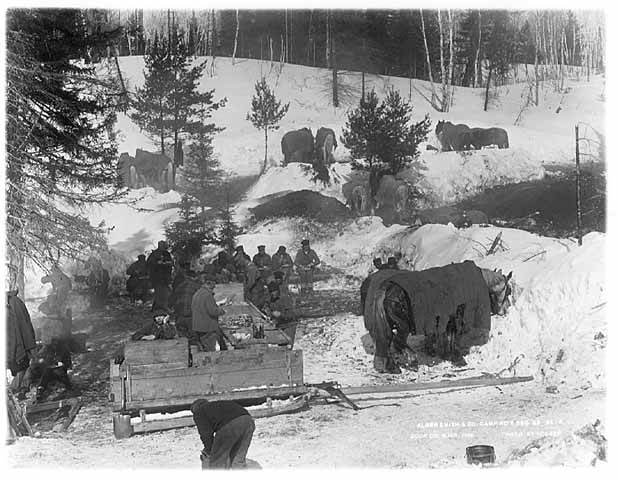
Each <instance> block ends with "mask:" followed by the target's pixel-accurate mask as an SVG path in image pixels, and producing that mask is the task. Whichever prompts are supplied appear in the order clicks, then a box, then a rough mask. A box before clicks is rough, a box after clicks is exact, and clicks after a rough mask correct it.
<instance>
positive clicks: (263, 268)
mask: <svg viewBox="0 0 618 480" xmlns="http://www.w3.org/2000/svg"><path fill="white" fill-rule="evenodd" d="M253 263H254V264H255V266H256V267H257V269H258V272H259V275H260V277H262V278H264V279H267V278H268V277H269V276H270V272H271V269H272V259H271V258H270V255H268V253H266V246H265V245H258V253H256V254H255V255H254V256H253Z"/></svg>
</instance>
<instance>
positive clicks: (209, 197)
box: [180, 129, 224, 214]
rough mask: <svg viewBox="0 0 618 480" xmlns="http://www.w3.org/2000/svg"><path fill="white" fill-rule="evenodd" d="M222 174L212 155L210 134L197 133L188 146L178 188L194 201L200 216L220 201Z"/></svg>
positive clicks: (203, 131) (216, 160) (217, 161)
mask: <svg viewBox="0 0 618 480" xmlns="http://www.w3.org/2000/svg"><path fill="white" fill-rule="evenodd" d="M223 174H224V171H223V170H222V169H221V168H220V166H219V160H218V159H217V158H216V157H215V156H214V153H213V147H212V134H210V133H209V132H208V130H207V129H205V130H202V131H200V132H198V133H197V134H196V135H194V136H193V143H192V144H191V145H190V146H189V150H188V154H187V157H186V160H185V166H184V168H183V175H182V180H181V182H180V186H181V187H183V189H184V190H185V192H186V193H187V194H188V195H190V196H192V197H193V198H194V199H195V200H196V202H197V205H198V206H199V208H200V211H201V213H202V214H203V213H204V211H205V209H206V207H208V206H210V205H212V204H214V203H216V202H217V201H220V199H221V195H220V194H221V185H222V178H223Z"/></svg>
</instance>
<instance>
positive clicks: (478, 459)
mask: <svg viewBox="0 0 618 480" xmlns="http://www.w3.org/2000/svg"><path fill="white" fill-rule="evenodd" d="M466 457H467V459H468V463H470V464H479V463H480V464H485V463H494V462H495V461H496V454H495V452H494V447H492V446H491V445H473V446H471V447H466Z"/></svg>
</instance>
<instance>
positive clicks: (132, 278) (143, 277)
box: [126, 253, 148, 303]
mask: <svg viewBox="0 0 618 480" xmlns="http://www.w3.org/2000/svg"><path fill="white" fill-rule="evenodd" d="M126 273H127V275H128V276H129V279H128V280H127V292H129V298H130V300H131V303H135V302H136V301H139V302H144V301H145V300H146V298H145V297H146V292H147V291H148V264H147V263H146V255H144V254H143V253H140V254H139V255H138V256H137V261H136V262H133V263H132V264H131V265H129V268H127V272H126Z"/></svg>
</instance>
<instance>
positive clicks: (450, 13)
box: [447, 9, 455, 110]
mask: <svg viewBox="0 0 618 480" xmlns="http://www.w3.org/2000/svg"><path fill="white" fill-rule="evenodd" d="M447 12H448V22H449V62H448V82H447V83H448V84H449V85H450V87H449V89H448V90H449V91H448V108H447V110H450V106H451V105H452V103H453V95H452V92H453V88H454V87H453V76H454V74H453V73H454V64H455V51H454V50H455V46H454V43H453V29H454V26H453V23H454V22H453V11H452V10H450V9H449V10H447Z"/></svg>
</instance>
